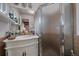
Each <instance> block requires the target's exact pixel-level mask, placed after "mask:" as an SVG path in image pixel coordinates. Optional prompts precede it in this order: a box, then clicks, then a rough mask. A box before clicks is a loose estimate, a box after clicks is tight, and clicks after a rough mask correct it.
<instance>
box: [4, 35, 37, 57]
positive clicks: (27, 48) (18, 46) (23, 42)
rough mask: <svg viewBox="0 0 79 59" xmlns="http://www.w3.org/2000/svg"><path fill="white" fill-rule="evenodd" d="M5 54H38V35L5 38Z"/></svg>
mask: <svg viewBox="0 0 79 59" xmlns="http://www.w3.org/2000/svg"><path fill="white" fill-rule="evenodd" d="M4 42H5V43H6V47H5V49H6V56H38V36H34V35H32V36H28V37H27V36H26V37H24V38H23V37H22V38H16V39H15V40H5V41H4Z"/></svg>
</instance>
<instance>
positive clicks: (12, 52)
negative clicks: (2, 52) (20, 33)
mask: <svg viewBox="0 0 79 59" xmlns="http://www.w3.org/2000/svg"><path fill="white" fill-rule="evenodd" d="M25 52H26V50H25V47H21V48H12V49H8V50H6V56H24V55H23V54H24V53H25Z"/></svg>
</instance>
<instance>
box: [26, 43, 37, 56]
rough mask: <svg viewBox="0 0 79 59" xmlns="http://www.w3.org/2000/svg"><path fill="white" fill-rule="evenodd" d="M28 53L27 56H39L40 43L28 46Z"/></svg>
mask: <svg viewBox="0 0 79 59" xmlns="http://www.w3.org/2000/svg"><path fill="white" fill-rule="evenodd" d="M26 55H27V56H38V44H37V43H35V44H33V45H30V46H27V47H26Z"/></svg>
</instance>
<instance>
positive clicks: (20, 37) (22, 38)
mask: <svg viewBox="0 0 79 59" xmlns="http://www.w3.org/2000/svg"><path fill="white" fill-rule="evenodd" d="M35 38H39V36H37V35H21V36H17V37H16V38H15V39H13V40H8V39H6V40H4V41H3V42H14V41H21V40H28V39H35Z"/></svg>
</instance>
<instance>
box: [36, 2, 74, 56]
mask: <svg viewBox="0 0 79 59" xmlns="http://www.w3.org/2000/svg"><path fill="white" fill-rule="evenodd" d="M71 7H72V4H68V3H65V4H58V3H45V4H42V5H41V6H40V7H39V8H38V10H37V12H36V14H35V32H36V34H37V35H38V36H39V37H40V38H39V40H38V41H39V47H38V48H39V50H38V52H39V55H41V56H59V55H72V54H73V48H74V46H73V19H72V8H71Z"/></svg>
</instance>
